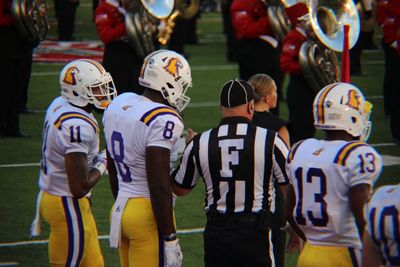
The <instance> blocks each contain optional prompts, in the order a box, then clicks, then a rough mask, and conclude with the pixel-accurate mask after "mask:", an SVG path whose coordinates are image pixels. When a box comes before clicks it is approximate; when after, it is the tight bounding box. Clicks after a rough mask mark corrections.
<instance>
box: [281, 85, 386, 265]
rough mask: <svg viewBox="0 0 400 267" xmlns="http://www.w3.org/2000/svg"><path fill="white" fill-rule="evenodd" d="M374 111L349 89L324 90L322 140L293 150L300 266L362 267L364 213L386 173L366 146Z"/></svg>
mask: <svg viewBox="0 0 400 267" xmlns="http://www.w3.org/2000/svg"><path fill="white" fill-rule="evenodd" d="M371 108H372V105H371V104H370V103H369V102H367V101H365V99H364V96H363V94H362V93H361V91H360V90H359V89H358V88H357V87H355V86H354V85H351V84H348V83H334V84H330V85H328V86H326V87H325V88H323V89H322V90H321V91H320V92H319V93H318V94H317V96H316V97H315V99H314V103H313V113H314V125H315V127H316V128H317V129H322V130H324V133H325V137H324V139H322V140H317V139H314V138H310V139H306V140H303V141H300V142H298V143H296V144H294V145H293V146H292V148H291V150H290V152H289V156H288V158H287V166H286V168H287V173H288V175H289V178H290V181H291V183H292V185H293V189H294V192H292V193H294V195H293V194H292V198H293V199H294V203H293V204H294V205H293V206H292V208H293V212H291V215H292V216H293V217H292V218H291V219H292V220H293V219H294V221H295V222H296V224H297V225H298V226H299V228H300V229H301V230H302V232H303V233H304V235H305V237H306V241H307V242H306V243H305V246H304V249H303V250H302V252H301V254H300V256H299V259H298V263H297V266H300V267H303V266H315V267H316V266H359V265H360V264H361V236H362V232H363V229H364V227H365V220H364V217H363V207H364V205H365V203H366V201H367V199H368V197H369V195H370V192H371V188H372V186H373V184H374V183H375V181H376V179H377V178H378V176H379V174H380V172H381V169H382V160H381V157H380V155H379V154H378V153H377V152H376V151H375V150H374V149H373V148H372V147H371V146H369V145H368V144H367V143H365V141H366V139H367V138H368V135H369V132H370V128H371V122H370V121H369V115H370V112H371Z"/></svg>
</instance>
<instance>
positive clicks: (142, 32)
mask: <svg viewBox="0 0 400 267" xmlns="http://www.w3.org/2000/svg"><path fill="white" fill-rule="evenodd" d="M134 1H136V0H134ZM173 9H174V0H140V3H136V4H134V5H131V6H130V8H129V9H128V10H127V14H126V16H125V26H126V32H127V34H128V37H129V40H130V42H131V44H132V45H133V48H134V49H135V51H136V54H137V56H138V57H139V58H144V57H145V56H146V55H147V54H149V53H150V52H152V51H154V50H156V47H157V44H156V42H155V40H156V37H157V33H158V25H159V23H160V21H161V20H162V19H166V18H168V17H169V16H170V15H171V13H172V11H173Z"/></svg>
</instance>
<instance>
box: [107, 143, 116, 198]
mask: <svg viewBox="0 0 400 267" xmlns="http://www.w3.org/2000/svg"><path fill="white" fill-rule="evenodd" d="M107 170H108V179H109V181H110V187H111V192H112V194H113V197H114V199H117V196H118V176H117V169H116V168H115V163H114V160H113V159H112V158H111V156H110V153H109V152H108V150H107Z"/></svg>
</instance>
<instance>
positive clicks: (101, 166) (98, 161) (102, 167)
mask: <svg viewBox="0 0 400 267" xmlns="http://www.w3.org/2000/svg"><path fill="white" fill-rule="evenodd" d="M93 168H95V169H97V170H98V171H99V172H100V174H101V175H103V174H104V173H105V172H106V170H107V153H106V150H105V149H104V150H102V151H100V152H99V154H97V156H96V158H95V160H94V165H93Z"/></svg>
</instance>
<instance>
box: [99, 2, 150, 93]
mask: <svg viewBox="0 0 400 267" xmlns="http://www.w3.org/2000/svg"><path fill="white" fill-rule="evenodd" d="M125 14H126V10H125V9H124V8H123V7H122V1H116V0H106V1H100V3H99V6H98V7H97V8H96V12H95V22H96V28H97V33H98V35H99V37H100V39H101V40H102V41H103V43H104V45H105V47H104V57H103V66H104V68H105V69H106V70H107V71H108V72H109V73H110V74H111V76H112V77H113V79H114V83H115V86H116V88H117V91H118V94H121V93H123V92H135V93H139V94H141V93H143V90H142V89H141V87H140V86H139V82H138V80H137V77H139V74H140V69H141V66H142V64H143V58H139V57H138V56H137V55H136V52H135V50H134V48H133V46H132V45H131V44H130V43H129V41H128V36H127V33H126V29H125Z"/></svg>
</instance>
